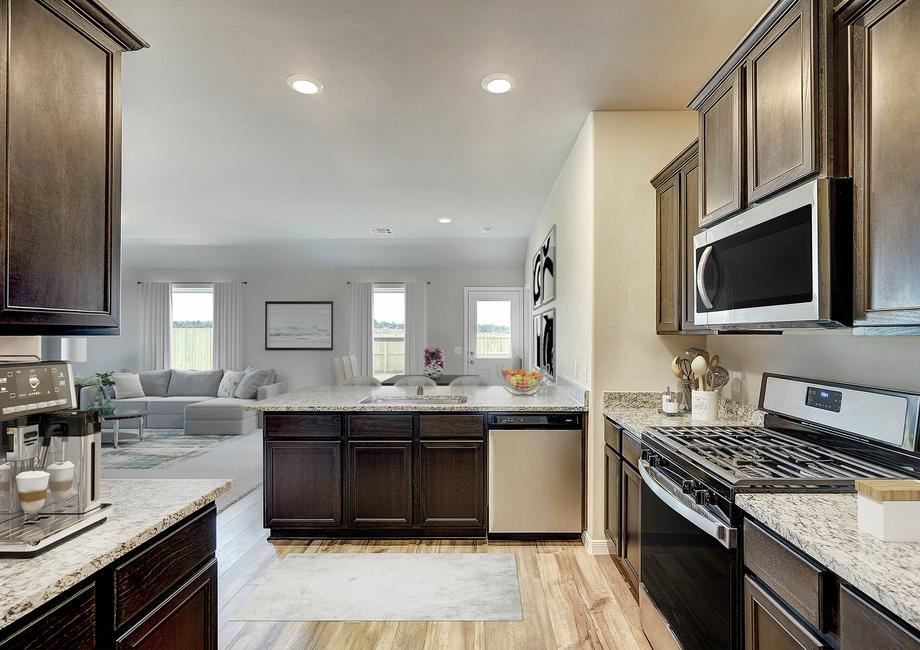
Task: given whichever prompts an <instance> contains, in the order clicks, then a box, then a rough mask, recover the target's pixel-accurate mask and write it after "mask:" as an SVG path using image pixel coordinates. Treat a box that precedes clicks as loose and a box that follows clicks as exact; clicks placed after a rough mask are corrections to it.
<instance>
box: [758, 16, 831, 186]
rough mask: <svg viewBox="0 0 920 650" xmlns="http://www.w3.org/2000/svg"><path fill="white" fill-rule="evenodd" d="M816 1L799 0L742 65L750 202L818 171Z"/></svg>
mask: <svg viewBox="0 0 920 650" xmlns="http://www.w3.org/2000/svg"><path fill="white" fill-rule="evenodd" d="M815 2H816V0H798V2H796V3H795V5H794V6H793V7H792V8H791V9H790V10H789V11H788V12H787V13H786V15H784V16H783V17H782V19H780V21H779V22H777V23H776V25H774V26H773V28H772V29H771V30H770V31H769V32H768V33H767V34H766V35H765V36H764V37H763V39H762V40H761V41H760V43H759V44H758V45H757V47H755V48H754V49H753V50H752V51H751V53H750V54H749V55H748V57H747V61H746V63H745V65H746V68H747V69H746V70H745V83H746V88H745V97H746V98H747V111H746V116H747V141H746V145H747V199H748V201H749V202H753V201H757V200H758V199H761V198H763V197H764V196H767V195H768V194H772V193H773V192H776V191H778V190H781V189H783V188H785V187H787V186H789V185H790V184H791V183H793V182H795V181H796V180H798V179H799V178H802V177H804V176H808V175H809V174H812V173H814V172H815V171H817V167H816V161H817V155H816V139H815V138H816V133H815V131H816V130H815V115H816V113H817V106H816V103H817V92H816V83H815V81H816V80H815V66H814V61H815V40H816V36H815V20H814V14H815Z"/></svg>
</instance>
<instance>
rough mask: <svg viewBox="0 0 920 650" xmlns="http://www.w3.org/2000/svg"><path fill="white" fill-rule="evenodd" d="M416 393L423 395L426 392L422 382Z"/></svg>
mask: <svg viewBox="0 0 920 650" xmlns="http://www.w3.org/2000/svg"><path fill="white" fill-rule="evenodd" d="M415 394H416V395H418V396H419V397H421V396H422V395H424V394H425V389H424V388H422V386H421V384H420V385H419V387H418V388H417V389H416V391H415Z"/></svg>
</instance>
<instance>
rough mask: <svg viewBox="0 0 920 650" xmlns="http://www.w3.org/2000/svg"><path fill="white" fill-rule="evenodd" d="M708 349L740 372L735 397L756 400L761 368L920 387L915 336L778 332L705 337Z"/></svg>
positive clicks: (918, 341)
mask: <svg viewBox="0 0 920 650" xmlns="http://www.w3.org/2000/svg"><path fill="white" fill-rule="evenodd" d="M707 345H708V349H709V351H710V352H713V353H716V354H718V355H719V357H720V360H721V363H722V365H724V366H725V367H726V368H729V369H731V370H740V371H741V374H742V378H743V379H742V382H741V385H740V386H739V385H737V384H736V383H735V382H733V383H732V385H731V386H730V389H731V392H730V394H729V395H727V396H730V397H732V398H734V399H737V400H741V401H745V402H749V403H752V404H756V403H757V401H758V399H759V396H760V379H761V373H762V372H764V371H770V372H779V373H784V374H790V375H798V376H802V377H810V378H815V379H831V380H836V381H842V382H849V383H854V384H866V385H870V386H881V387H886V388H901V389H906V390H914V391H920V369H918V368H920V362H918V360H920V336H854V335H853V334H851V333H850V332H848V331H844V332H825V331H815V332H787V333H785V334H783V335H782V336H746V335H736V336H709V337H707Z"/></svg>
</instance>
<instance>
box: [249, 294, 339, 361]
mask: <svg viewBox="0 0 920 650" xmlns="http://www.w3.org/2000/svg"><path fill="white" fill-rule="evenodd" d="M265 349H266V350H331V349H332V302H331V301H324V302H266V303H265Z"/></svg>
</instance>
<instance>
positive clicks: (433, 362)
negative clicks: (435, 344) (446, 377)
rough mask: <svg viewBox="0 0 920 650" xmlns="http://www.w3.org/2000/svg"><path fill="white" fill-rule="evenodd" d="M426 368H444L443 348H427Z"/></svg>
mask: <svg viewBox="0 0 920 650" xmlns="http://www.w3.org/2000/svg"><path fill="white" fill-rule="evenodd" d="M425 367H428V368H430V367H437V368H442V369H443V368H444V350H442V349H441V348H425Z"/></svg>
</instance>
